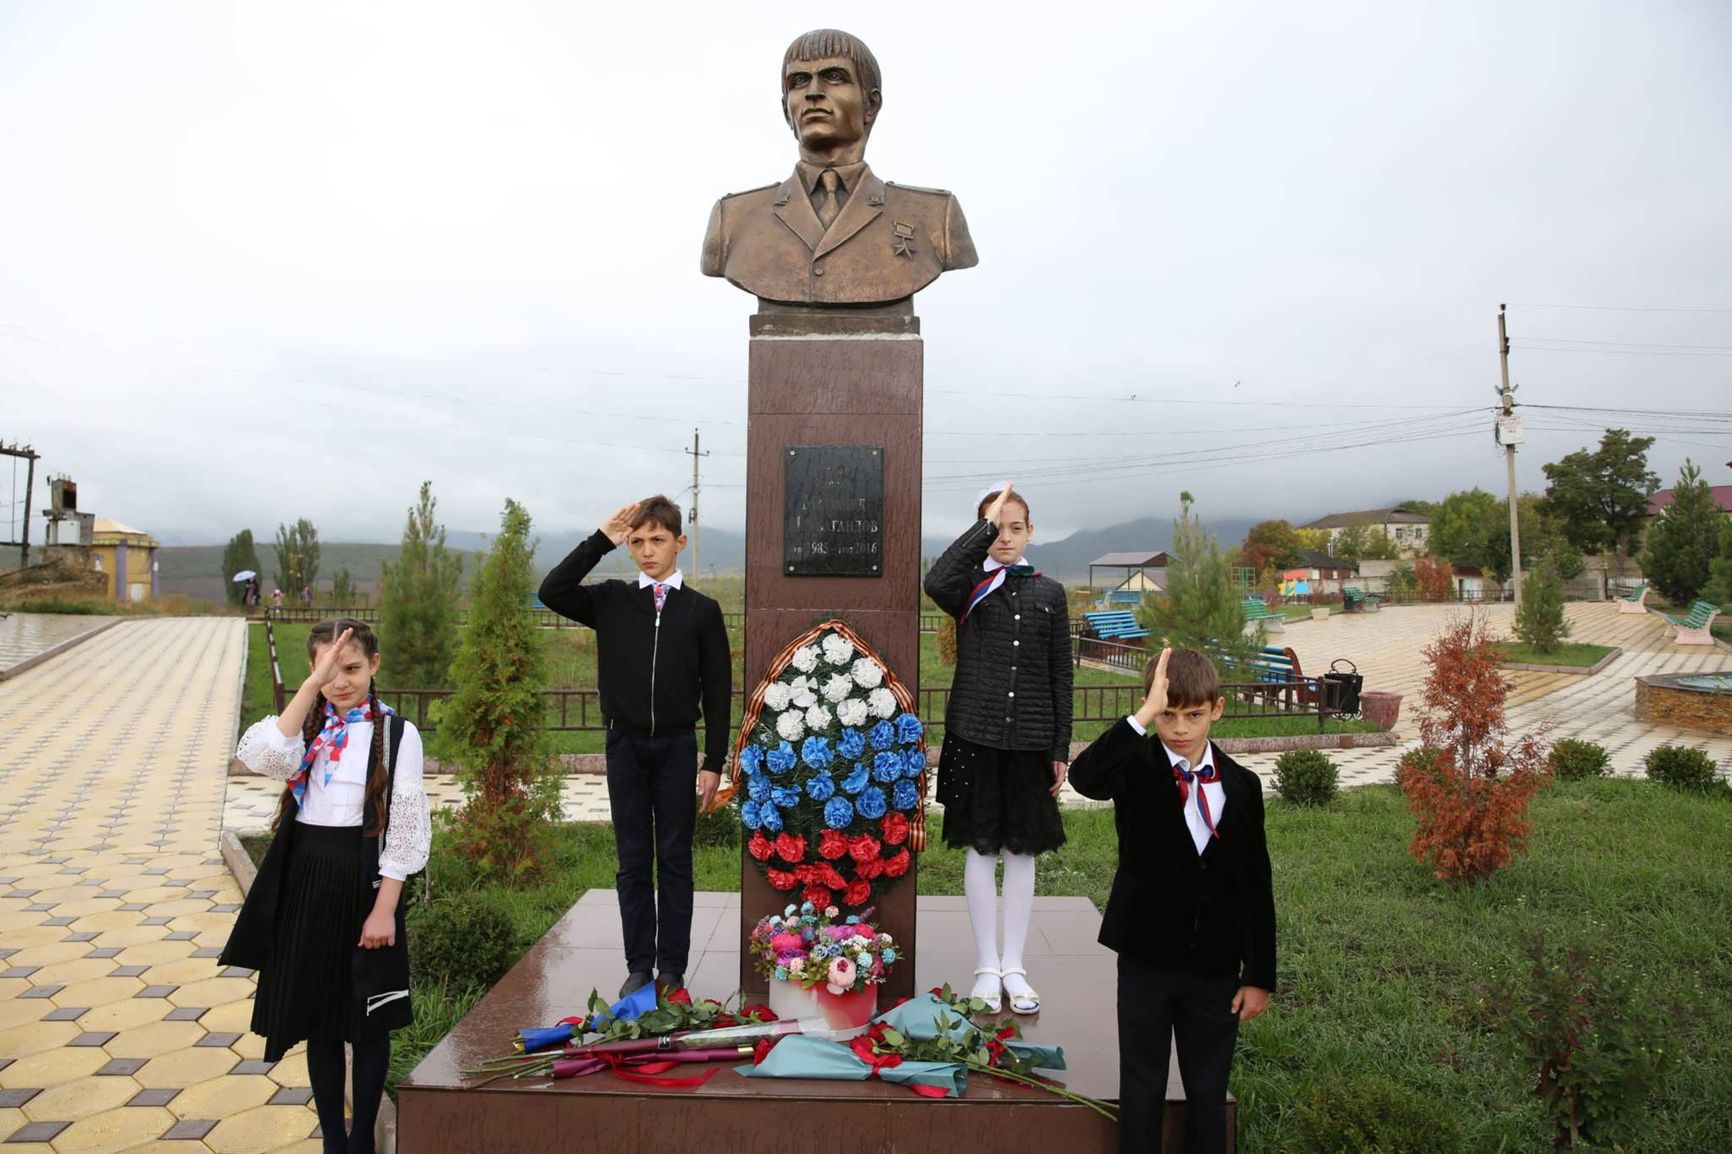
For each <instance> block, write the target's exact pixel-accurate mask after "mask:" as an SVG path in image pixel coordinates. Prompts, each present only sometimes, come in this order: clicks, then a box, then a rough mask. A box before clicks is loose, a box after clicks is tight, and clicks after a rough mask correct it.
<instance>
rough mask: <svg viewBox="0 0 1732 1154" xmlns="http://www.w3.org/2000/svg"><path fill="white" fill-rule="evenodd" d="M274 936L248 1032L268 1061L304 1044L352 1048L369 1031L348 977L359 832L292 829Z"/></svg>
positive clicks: (355, 933) (356, 917)
mask: <svg viewBox="0 0 1732 1154" xmlns="http://www.w3.org/2000/svg"><path fill="white" fill-rule="evenodd" d="M290 844H291V849H290V851H289V860H288V867H287V869H286V870H285V877H284V879H283V889H282V894H281V896H280V897H279V899H278V902H277V923H276V933H275V935H274V937H273V941H272V945H271V953H270V957H269V959H268V960H267V961H266V962H265V964H264V966H262V967H261V968H260V969H259V988H258V993H257V994H256V995H255V996H254V998H253V1022H252V1030H253V1033H255V1034H260V1035H263V1037H264V1039H265V1061H267V1062H275V1061H277V1060H278V1059H280V1058H281V1057H282V1056H283V1054H284V1052H285V1051H287V1050H288V1049H289V1047H291V1046H293V1045H294V1044H295V1043H297V1042H302V1041H305V1040H307V1039H309V1038H323V1039H337V1040H341V1041H345V1042H358V1041H361V1040H363V1039H364V1038H367V1037H371V1036H374V1035H375V1034H383V1033H385V1032H386V1031H384V1030H374V1031H370V1030H368V1028H367V1027H368V1023H367V1016H366V1014H365V1013H364V1012H363V1007H362V1006H361V1005H360V1003H359V1002H358V1001H357V999H356V998H355V992H354V981H353V977H352V975H351V972H350V966H351V959H352V958H353V955H354V951H355V944H356V942H357V941H359V940H360V936H361V922H362V920H363V917H364V912H363V911H362V909H361V827H360V826H325V825H308V824H307V823H305V822H302V823H301V824H300V825H298V826H296V827H295V831H294V837H293V838H292V839H291V843H290Z"/></svg>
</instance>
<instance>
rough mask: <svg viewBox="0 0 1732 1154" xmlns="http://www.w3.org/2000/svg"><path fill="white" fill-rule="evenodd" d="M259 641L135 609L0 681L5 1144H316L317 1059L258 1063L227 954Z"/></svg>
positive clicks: (1, 1115) (253, 1149)
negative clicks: (247, 665)
mask: <svg viewBox="0 0 1732 1154" xmlns="http://www.w3.org/2000/svg"><path fill="white" fill-rule="evenodd" d="M245 644H246V626H245V625H244V624H243V623H242V622H240V621H239V620H233V619H231V620H224V619H218V618H172V619H154V620H140V621H126V622H123V623H122V624H120V625H117V626H116V627H114V628H113V629H110V630H108V631H107V632H105V633H103V634H101V635H100V636H98V637H95V638H92V639H90V640H88V641H85V642H83V643H82V644H80V645H78V646H77V647H76V648H73V649H71V650H70V651H68V652H66V653H64V654H61V655H60V656H58V657H55V658H53V659H52V660H50V661H48V662H45V663H44V664H42V665H40V666H37V667H36V668H34V669H31V670H28V671H27V672H25V673H23V674H20V675H19V676H18V677H17V678H15V679H13V680H11V681H6V682H0V943H4V944H3V946H0V1142H8V1143H18V1145H11V1144H8V1145H6V1146H5V1149H6V1150H8V1151H12V1150H18V1151H20V1154H23V1152H32V1154H48V1152H50V1151H54V1152H56V1154H83V1152H91V1154H95V1152H108V1151H131V1150H137V1151H149V1150H163V1151H175V1152H178V1154H187V1151H188V1150H201V1149H208V1150H211V1151H219V1152H230V1154H262V1152H264V1151H276V1150H289V1151H307V1152H316V1151H318V1150H319V1148H320V1144H319V1143H318V1142H317V1141H309V1140H308V1137H309V1135H310V1134H312V1133H313V1132H314V1130H315V1127H316V1125H317V1119H316V1118H315V1116H314V1114H313V1112H312V1109H311V1108H310V1106H309V1105H307V1103H308V1101H309V1099H310V1097H311V1091H310V1090H309V1089H307V1077H306V1064H305V1060H304V1059H303V1058H302V1057H301V1056H300V1054H299V1051H296V1052H294V1053H291V1054H290V1055H289V1056H288V1057H287V1058H285V1059H284V1060H283V1061H281V1062H278V1063H277V1064H276V1065H275V1066H269V1065H266V1064H265V1063H264V1062H263V1061H261V1060H260V1058H261V1055H262V1052H263V1043H262V1041H261V1040H260V1039H258V1038H256V1037H254V1036H252V1035H250V1034H248V1033H246V1027H247V1021H248V1018H249V1015H250V1013H251V999H252V992H253V979H252V977H251V975H250V974H249V973H247V972H246V971H232V972H229V971H220V970H219V969H218V967H217V964H216V955H217V953H218V951H219V950H220V949H221V947H222V944H223V942H224V941H225V940H226V938H227V936H228V931H229V926H230V924H231V923H232V922H233V920H234V911H235V909H237V908H238V906H237V903H238V902H239V901H240V891H239V889H238V888H237V887H236V885H235V882H234V879H233V878H232V877H231V876H230V874H229V871H228V869H227V867H226V866H225V865H224V864H223V860H222V858H221V856H220V855H219V854H218V852H217V836H218V833H219V830H220V827H221V822H222V816H223V793H224V784H225V781H226V778H225V776H224V773H225V767H226V766H227V764H228V759H229V754H230V753H231V752H232V751H233V747H234V732H235V712H236V710H237V709H238V708H239V700H240V678H241V672H242V666H243V663H244V655H245ZM164 1139H188V1140H181V1141H165V1140H164Z"/></svg>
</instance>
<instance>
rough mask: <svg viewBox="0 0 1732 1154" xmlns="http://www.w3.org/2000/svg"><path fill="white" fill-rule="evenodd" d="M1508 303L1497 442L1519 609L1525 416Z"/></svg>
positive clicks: (1501, 334)
mask: <svg viewBox="0 0 1732 1154" xmlns="http://www.w3.org/2000/svg"><path fill="white" fill-rule="evenodd" d="M1504 308H1505V306H1504V305H1501V304H1500V305H1498V306H1497V358H1498V364H1499V366H1500V367H1501V368H1502V369H1503V388H1502V389H1500V390H1499V391H1498V396H1499V399H1500V400H1502V402H1503V415H1502V416H1501V417H1499V418H1498V423H1497V441H1498V444H1500V445H1502V446H1503V453H1504V461H1505V463H1506V464H1507V465H1508V467H1509V557H1510V573H1511V581H1512V582H1513V583H1514V585H1515V608H1516V612H1517V613H1520V612H1521V611H1522V532H1521V518H1520V505H1519V502H1518V499H1517V494H1516V472H1515V454H1516V450H1515V447H1516V446H1517V445H1518V444H1520V443H1521V440H1522V425H1521V418H1520V417H1518V416H1516V415H1515V391H1516V387H1515V386H1513V385H1511V384H1510V383H1509V333H1508V331H1507V330H1506V329H1505V327H1504Z"/></svg>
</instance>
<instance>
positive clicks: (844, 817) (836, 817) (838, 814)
mask: <svg viewBox="0 0 1732 1154" xmlns="http://www.w3.org/2000/svg"><path fill="white" fill-rule="evenodd" d="M853 821H854V805H853V803H852V802H850V801H849V800H848V799H847V798H845V797H833V798H831V799H830V800H829V801H827V802H825V803H824V824H825V825H827V826H829V827H830V828H831V829H846V828H848V826H849V825H850V824H851V823H852V822H853Z"/></svg>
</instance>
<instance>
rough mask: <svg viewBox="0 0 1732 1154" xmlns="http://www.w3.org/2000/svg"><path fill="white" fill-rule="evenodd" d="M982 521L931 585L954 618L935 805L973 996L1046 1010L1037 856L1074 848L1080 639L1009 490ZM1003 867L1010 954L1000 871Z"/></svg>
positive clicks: (980, 508)
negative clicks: (966, 944) (964, 903)
mask: <svg viewBox="0 0 1732 1154" xmlns="http://www.w3.org/2000/svg"><path fill="white" fill-rule="evenodd" d="M975 517H976V518H977V519H976V521H975V522H974V524H973V525H972V526H971V527H970V528H969V529H968V530H967V531H966V532H965V533H963V534H962V536H960V537H958V538H957V539H956V543H955V544H953V545H951V546H950V548H948V549H946V550H945V551H944V555H943V556H942V557H940V558H939V559H938V561H937V563H936V564H934V565H933V566H932V569H931V571H930V572H929V573H928V574H927V576H926V593H927V595H928V596H929V597H931V598H932V600H933V602H934V603H935V604H936V605H937V606H938V607H939V608H940V609H942V610H944V611H945V612H946V613H948V614H950V615H951V616H952V617H954V618H956V677H955V680H954V682H953V683H952V685H951V689H950V704H949V707H948V708H947V710H946V711H945V718H944V748H943V751H942V753H941V754H940V755H939V761H938V800H939V803H940V804H942V805H943V806H944V841H945V844H946V845H948V846H950V847H951V848H952V849H966V850H967V851H968V856H967V859H966V862H965V864H964V866H963V875H962V878H963V893H964V894H966V895H967V898H968V920H969V922H970V923H971V924H972V926H973V928H974V948H975V955H976V959H975V966H976V968H975V971H974V978H975V980H974V986H973V989H972V991H971V994H972V996H973V997H976V998H980V999H982V1000H983V1001H985V1002H986V1004H987V1006H988V1007H989V1008H991V1009H992V1010H995V1011H996V1010H998V1009H1000V1008H1001V1006H1002V1002H1003V1000H1004V999H1005V998H1008V999H1009V1001H1010V1008H1011V1009H1012V1010H1014V1011H1016V1012H1017V1013H1019V1014H1035V1013H1039V1012H1040V995H1039V994H1037V993H1036V992H1035V990H1034V987H1033V986H1031V985H1030V984H1029V981H1028V970H1027V969H1026V968H1025V967H1024V965H1023V949H1024V947H1025V946H1026V945H1027V943H1028V931H1029V919H1030V918H1031V916H1032V914H1033V907H1034V859H1035V855H1037V854H1040V853H1044V852H1045V851H1047V850H1053V849H1057V848H1058V847H1059V846H1061V845H1063V844H1064V840H1065V838H1064V820H1063V819H1062V818H1061V817H1060V816H1059V810H1058V794H1059V790H1060V789H1062V788H1063V787H1064V780H1065V773H1066V766H1067V764H1068V763H1069V761H1070V729H1071V643H1070V620H1069V614H1068V613H1067V612H1066V603H1065V591H1064V586H1062V585H1060V584H1059V583H1058V582H1057V581H1054V580H1053V579H1052V578H1050V577H1043V576H1041V575H1040V574H1039V573H1036V572H1035V571H1034V569H1033V568H1032V567H1031V566H1029V565H1028V564H1027V563H1026V562H1025V561H1024V559H1023V556H1022V551H1023V547H1024V546H1026V545H1027V544H1028V542H1029V539H1030V538H1031V537H1033V535H1034V524H1033V522H1032V521H1031V520H1030V518H1029V513H1028V502H1027V501H1025V500H1024V499H1023V496H1022V494H1021V493H1016V492H1013V491H1012V490H1011V485H1010V482H1009V481H1006V482H1005V483H1004V484H1002V485H1000V486H998V487H997V488H995V489H993V490H990V491H988V492H986V493H984V494H982V495H981V498H980V502H979V504H978V505H977V506H976V507H975ZM1001 860H1002V861H1003V862H1004V948H1003V949H1002V950H1000V948H999V945H998V920H997V916H996V915H997V912H998V911H997V906H998V878H997V876H996V875H997V873H998V863H999V862H1000V861H1001Z"/></svg>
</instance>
